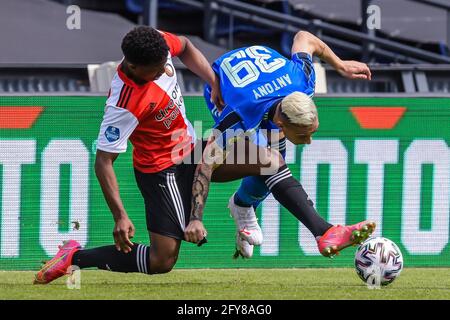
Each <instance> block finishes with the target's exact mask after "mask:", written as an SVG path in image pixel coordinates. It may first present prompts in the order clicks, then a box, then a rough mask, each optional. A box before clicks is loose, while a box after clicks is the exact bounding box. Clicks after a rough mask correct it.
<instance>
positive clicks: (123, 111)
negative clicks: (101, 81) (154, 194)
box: [97, 32, 195, 173]
mask: <svg viewBox="0 0 450 320" xmlns="http://www.w3.org/2000/svg"><path fill="white" fill-rule="evenodd" d="M162 34H163V36H164V38H165V40H166V42H167V45H168V46H169V49H170V50H169V54H168V58H167V63H166V67H165V69H166V72H165V73H164V74H163V75H162V76H161V77H160V78H159V79H157V80H156V81H152V82H149V83H147V84H145V85H142V86H140V85H137V84H136V83H134V82H133V81H132V80H130V79H129V78H128V77H127V76H126V75H125V74H124V73H123V72H122V71H121V69H120V66H119V67H118V68H117V73H116V74H115V75H114V78H113V80H112V84H111V90H110V94H109V96H108V99H107V101H106V106H105V114H104V116H103V122H102V124H101V127H100V133H99V137H98V141H97V149H99V150H102V151H106V152H111V153H123V152H125V151H126V150H127V141H128V139H129V140H130V142H131V143H132V145H133V147H134V148H133V165H134V167H135V168H136V169H138V170H139V171H141V172H144V173H152V172H159V171H161V170H164V169H166V168H168V167H170V166H172V165H173V164H176V163H179V162H181V160H182V159H183V158H185V157H186V156H187V155H189V154H190V152H191V151H192V148H193V146H194V141H195V132H194V129H193V128H192V125H191V123H190V122H189V120H188V119H187V117H186V110H185V106H184V102H183V96H182V95H181V91H180V86H179V85H178V83H177V76H176V73H175V68H174V66H173V63H172V57H174V56H177V55H178V54H179V53H180V51H181V50H182V43H181V41H180V39H179V38H178V37H177V36H175V35H173V34H170V33H167V32H163V33H162Z"/></svg>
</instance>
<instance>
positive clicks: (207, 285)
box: [0, 268, 450, 300]
mask: <svg viewBox="0 0 450 320" xmlns="http://www.w3.org/2000/svg"><path fill="white" fill-rule="evenodd" d="M33 275H34V273H33V272H15V271H2V272H0V299H2V300H3V299H167V300H172V299H177V300H183V299H194V300H195V299H206V300H216V299H217V300H228V299H238V300H239V299H246V300H260V299H261V300H264V299H274V300H279V299H312V300H315V299H320V300H324V299H327V300H334V299H389V300H392V299H450V269H448V268H441V269H430V268H428V269H425V268H420V269H419V268H408V269H405V270H403V272H402V274H401V275H400V277H399V278H398V279H396V280H395V282H394V283H392V284H391V285H389V286H387V287H382V288H381V289H368V288H367V286H366V285H365V284H364V283H363V282H362V281H361V280H360V279H359V278H358V276H357V275H356V273H355V271H354V270H353V269H351V268H345V269H229V270H223V269H220V270H218V269H196V270H192V269H191V270H182V269H179V270H174V271H172V272H170V273H168V274H164V275H152V276H147V275H142V274H120V273H114V272H107V271H96V270H84V271H82V273H81V288H80V289H72V290H70V289H68V288H67V286H66V283H65V280H66V278H65V277H64V278H61V279H58V280H57V281H55V282H53V283H51V284H49V285H45V286H36V285H32V284H31V282H32V280H33Z"/></svg>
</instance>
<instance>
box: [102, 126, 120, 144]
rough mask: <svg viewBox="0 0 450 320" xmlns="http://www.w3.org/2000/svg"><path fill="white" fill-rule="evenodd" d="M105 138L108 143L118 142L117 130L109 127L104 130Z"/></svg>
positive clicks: (118, 134) (118, 133)
mask: <svg viewBox="0 0 450 320" xmlns="http://www.w3.org/2000/svg"><path fill="white" fill-rule="evenodd" d="M105 137H106V140H108V141H109V142H114V141H117V140H119V138H120V130H119V128H116V127H113V126H109V127H108V128H106V130H105Z"/></svg>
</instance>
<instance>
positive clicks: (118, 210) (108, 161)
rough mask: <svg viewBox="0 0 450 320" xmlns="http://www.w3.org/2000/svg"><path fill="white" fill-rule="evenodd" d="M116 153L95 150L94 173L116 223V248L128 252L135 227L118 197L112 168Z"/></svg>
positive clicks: (117, 187) (114, 232)
mask: <svg viewBox="0 0 450 320" xmlns="http://www.w3.org/2000/svg"><path fill="white" fill-rule="evenodd" d="M118 155H119V154H117V153H110V152H105V151H102V150H97V156H96V158H95V174H96V176H97V179H98V181H99V183H100V186H101V188H102V191H103V195H104V197H105V200H106V202H107V203H108V206H109V209H110V210H111V213H112V214H113V217H114V221H115V223H116V224H115V227H114V231H113V236H114V241H115V243H116V248H117V250H119V251H123V252H125V253H128V252H130V251H131V247H132V246H133V243H132V242H131V240H130V239H131V238H133V236H134V232H135V228H134V226H133V223H132V222H131V221H130V219H129V218H128V215H127V212H126V211H125V208H124V206H123V203H122V200H121V199H120V194H119V185H118V183H117V178H116V174H115V172H114V168H113V163H114V161H115V160H116V159H117V157H118Z"/></svg>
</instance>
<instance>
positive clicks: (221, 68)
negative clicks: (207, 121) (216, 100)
mask: <svg viewBox="0 0 450 320" xmlns="http://www.w3.org/2000/svg"><path fill="white" fill-rule="evenodd" d="M212 67H213V70H214V72H215V73H216V74H217V75H218V76H219V78H220V88H221V91H222V97H223V99H224V102H225V104H226V108H225V109H227V111H228V112H230V111H234V112H236V113H237V114H238V115H239V117H240V118H241V120H242V126H243V129H244V130H251V129H256V130H257V129H258V128H259V125H260V124H261V121H263V120H264V117H265V115H267V113H268V111H269V109H270V107H271V106H272V105H273V104H274V103H275V102H277V101H279V100H280V99H282V98H284V97H285V96H287V95H289V94H290V93H292V92H295V91H300V92H303V93H305V94H307V95H309V96H312V95H313V94H314V87H315V74H314V68H313V65H312V60H311V56H310V55H309V54H307V53H295V54H293V55H292V59H291V60H289V59H286V58H285V57H284V56H282V55H281V54H280V53H278V52H277V51H275V50H273V49H271V48H268V47H264V46H252V47H246V48H240V49H236V50H233V51H230V52H228V53H226V54H224V55H223V56H222V57H220V58H219V59H217V60H216V61H215V62H214V63H213V66H212ZM211 111H212V113H213V115H214V110H211ZM224 111H225V110H224ZM228 112H223V113H228ZM223 116H225V115H223ZM215 118H216V117H215ZM218 118H221V117H217V118H216V120H219V119H218ZM219 121H220V120H219Z"/></svg>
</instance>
